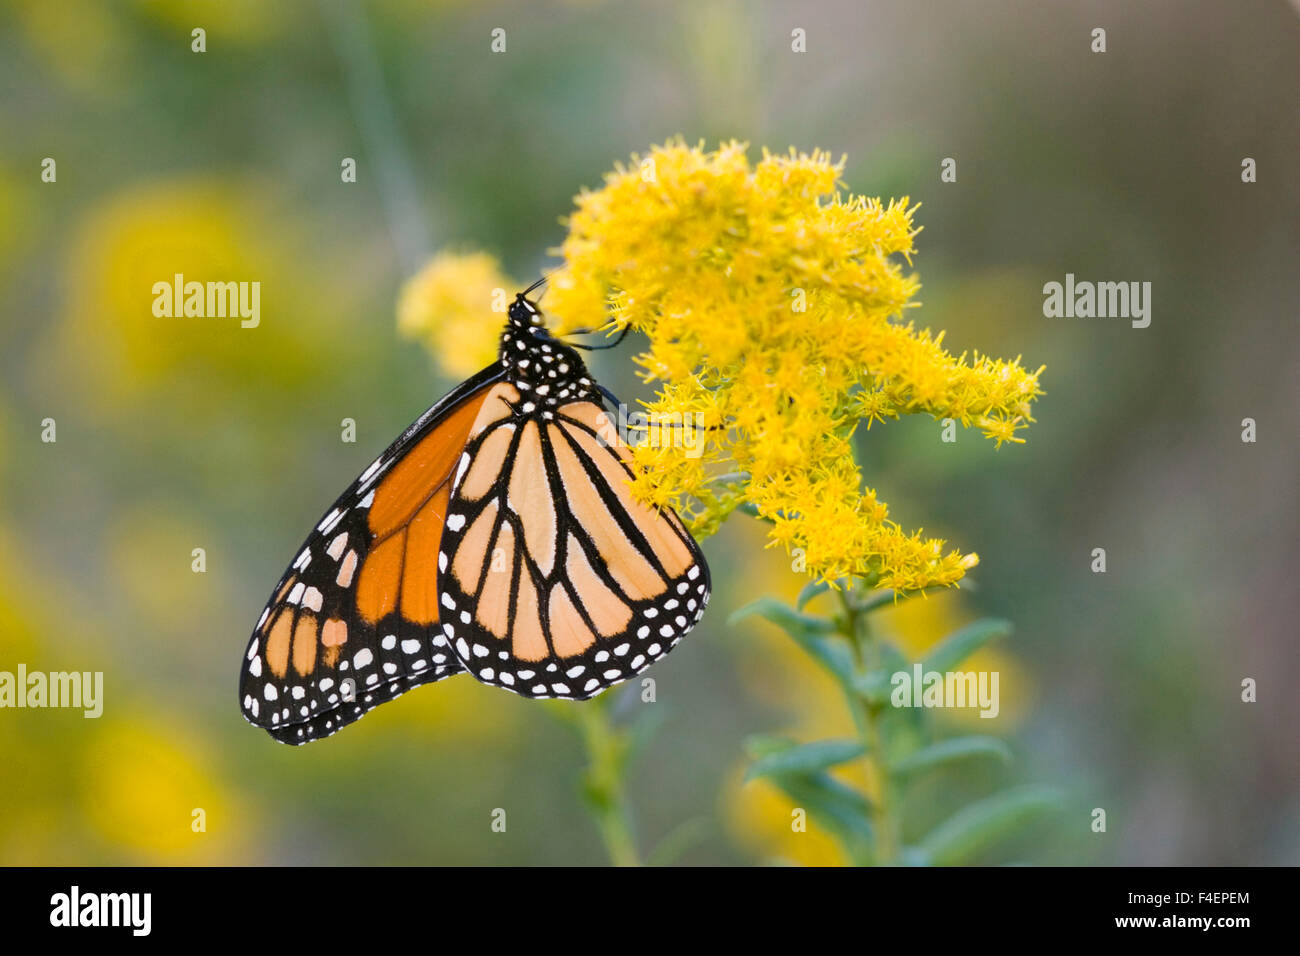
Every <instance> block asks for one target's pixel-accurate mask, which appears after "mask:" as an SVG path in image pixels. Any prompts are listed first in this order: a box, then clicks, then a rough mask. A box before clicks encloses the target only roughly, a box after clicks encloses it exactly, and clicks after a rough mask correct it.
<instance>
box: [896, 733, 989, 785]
mask: <svg viewBox="0 0 1300 956" xmlns="http://www.w3.org/2000/svg"><path fill="white" fill-rule="evenodd" d="M980 757H993V758H996V759H998V760H1001V761H1002V762H1003V763H1009V762H1010V761H1011V748H1010V747H1008V746H1007V745H1006V744H1005V743H1003V742H1002V741H1001V740H999V739H998V738H997V737H978V736H971V737H954V738H952V739H951V740H941V741H939V742H938V743H936V744H931V745H930V746H928V747H922V748H921V749H920V750H917V751H914V752H912V753H910V754H908V755H907V756H906V757H903V758H902V759H901V760H897V761H895V762H894V764H893V766H891V767H890V768H889V769H890V771H891V772H892V773H894V774H895V775H896V776H899V777H907V776H912V775H914V774H918V773H922V772H924V771H926V770H933V769H934V768H936V767H942V766H944V765H945V764H949V763H954V762H956V761H959V760H971V759H975V758H980Z"/></svg>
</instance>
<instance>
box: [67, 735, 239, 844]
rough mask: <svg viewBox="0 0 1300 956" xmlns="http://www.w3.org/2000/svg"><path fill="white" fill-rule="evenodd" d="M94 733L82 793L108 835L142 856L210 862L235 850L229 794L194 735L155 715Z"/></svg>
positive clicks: (101, 831) (93, 820) (94, 821)
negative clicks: (202, 752) (213, 771)
mask: <svg viewBox="0 0 1300 956" xmlns="http://www.w3.org/2000/svg"><path fill="white" fill-rule="evenodd" d="M89 733H90V734H91V735H92V737H91V739H90V741H89V742H88V744H87V749H86V753H85V758H84V759H85V763H84V766H83V790H82V799H83V801H84V805H85V809H84V813H85V815H86V817H87V819H88V820H89V821H90V822H91V824H92V825H93V826H94V828H95V829H96V831H97V832H98V833H99V835H100V836H101V837H102V838H103V839H104V840H106V841H107V842H109V843H110V844H112V845H113V846H115V847H116V848H118V849H120V850H122V851H125V852H126V854H127V855H128V856H131V857H135V858H137V859H139V860H141V861H149V862H159V863H163V862H172V863H175V862H186V861H188V862H196V863H197V862H209V863H210V862H214V861H216V860H219V859H226V858H229V857H230V856H231V851H232V850H233V849H234V848H235V846H236V845H237V843H238V841H237V840H236V839H234V838H233V837H232V833H235V832H238V830H237V827H236V826H235V824H234V822H233V821H232V816H233V814H232V801H231V798H230V796H229V795H228V794H227V793H226V792H225V789H224V787H223V786H222V785H221V784H220V783H219V782H218V780H217V779H216V778H215V776H214V775H213V774H212V772H211V770H210V768H209V767H208V765H207V761H206V760H205V759H204V757H203V756H202V755H201V753H200V752H199V742H198V740H197V739H196V738H194V737H192V736H189V735H186V734H184V733H182V732H181V731H180V730H179V729H178V728H177V727H176V725H175V723H174V722H170V721H168V722H164V721H162V720H159V719H157V715H155V716H154V719H143V718H140V717H131V718H119V719H118V720H116V721H114V722H113V723H110V724H106V725H104V726H102V727H99V726H97V727H95V728H92V729H91V730H90V731H89ZM196 821H201V824H202V826H203V827H204V829H203V830H202V831H198V830H196V827H197V826H198V825H199V823H198V822H196ZM214 831H215V832H214Z"/></svg>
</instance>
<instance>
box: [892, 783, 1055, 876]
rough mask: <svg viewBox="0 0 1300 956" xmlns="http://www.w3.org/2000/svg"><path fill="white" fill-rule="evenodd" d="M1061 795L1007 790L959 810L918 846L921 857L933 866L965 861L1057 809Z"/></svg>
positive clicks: (1031, 788) (1039, 788)
mask: <svg viewBox="0 0 1300 956" xmlns="http://www.w3.org/2000/svg"><path fill="white" fill-rule="evenodd" d="M1062 802H1063V800H1062V796H1061V794H1060V792H1059V791H1058V790H1055V789H1053V788H1051V787H1042V786H1025V787H1017V788H1015V789H1014V790H1004V791H1003V792H1002V793H996V794H994V795H993V796H991V797H986V798H985V799H983V800H980V801H979V802H978V803H972V804H971V805H970V806H968V807H964V808H962V809H961V810H958V811H957V812H956V813H954V814H953V815H952V816H951V817H949V818H948V819H947V820H945V821H944V822H943V823H941V824H939V825H938V826H937V827H935V828H934V829H933V830H931V831H930V832H929V833H928V834H927V835H926V837H925V838H924V839H923V840H921V842H920V843H919V844H918V845H917V847H916V850H917V852H918V854H919V859H920V860H921V861H922V862H925V863H928V864H929V865H931V866H953V865H956V864H960V863H965V862H967V861H968V860H970V859H971V858H972V857H973V856H975V855H976V854H978V853H979V852H980V851H982V850H984V849H986V848H987V847H989V846H991V845H992V844H994V843H996V842H997V841H998V840H1000V839H1002V838H1003V837H1005V836H1007V835H1008V834H1010V833H1013V832H1015V830H1016V829H1018V828H1019V827H1020V826H1022V825H1023V824H1025V823H1027V822H1029V821H1030V820H1032V819H1033V818H1035V817H1037V816H1040V815H1041V814H1044V813H1047V812H1048V811H1051V810H1058V809H1060V807H1061V805H1062Z"/></svg>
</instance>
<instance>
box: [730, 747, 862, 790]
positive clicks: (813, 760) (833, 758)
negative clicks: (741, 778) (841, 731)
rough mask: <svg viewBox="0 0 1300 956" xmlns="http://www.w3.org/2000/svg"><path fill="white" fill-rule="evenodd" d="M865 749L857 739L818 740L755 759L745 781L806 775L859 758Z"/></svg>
mask: <svg viewBox="0 0 1300 956" xmlns="http://www.w3.org/2000/svg"><path fill="white" fill-rule="evenodd" d="M866 752H867V749H866V748H865V747H864V746H863V745H862V743H861V742H860V741H857V740H819V741H816V742H815V743H811V744H800V745H799V746H797V747H788V748H786V749H784V750H779V751H776V752H774V753H768V754H766V755H764V756H762V757H759V758H758V759H757V760H755V761H754V762H753V763H752V764H750V766H749V770H748V771H746V773H745V780H746V781H749V780H753V779H754V778H756V777H771V776H775V775H778V774H787V773H798V774H809V773H816V772H817V771H820V770H825V769H826V768H827V767H834V766H835V765H836V764H841V763H844V762H845V761H848V760H853V759H854V758H855V757H861V756H862V755H863V754H864V753H866Z"/></svg>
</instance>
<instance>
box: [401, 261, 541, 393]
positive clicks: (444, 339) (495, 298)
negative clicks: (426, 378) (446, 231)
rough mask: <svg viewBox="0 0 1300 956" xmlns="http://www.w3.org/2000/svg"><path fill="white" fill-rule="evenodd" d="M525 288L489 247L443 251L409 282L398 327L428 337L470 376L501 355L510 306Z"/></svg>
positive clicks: (454, 370) (447, 364)
mask: <svg viewBox="0 0 1300 956" xmlns="http://www.w3.org/2000/svg"><path fill="white" fill-rule="evenodd" d="M520 288H522V286H520V285H519V284H518V283H516V282H515V281H513V280H512V279H510V278H508V277H507V276H506V275H505V274H504V273H503V272H502V271H501V267H500V265H499V264H498V263H497V260H496V259H495V258H493V257H492V256H490V255H488V254H487V253H485V252H470V253H463V254H462V253H450V252H443V253H439V254H438V255H436V256H434V257H433V259H432V260H430V261H429V263H428V264H427V265H426V266H425V267H424V268H423V269H421V270H420V271H419V272H418V273H416V274H415V276H414V277H412V278H411V279H409V280H408V281H407V283H406V285H405V286H403V288H402V291H401V294H400V296H399V298H398V302H397V327H398V329H399V330H400V331H401V332H402V334H403V335H406V336H407V337H409V338H413V339H419V340H420V341H422V342H423V343H424V344H425V346H426V347H427V348H428V349H429V351H430V352H431V353H432V354H433V355H434V357H435V358H436V359H437V361H438V364H439V365H441V366H442V367H443V369H445V370H446V372H447V374H449V375H453V376H459V377H460V378H469V376H471V375H473V374H474V373H475V372H477V371H478V370H479V369H481V368H483V367H484V366H486V365H490V364H492V362H493V361H495V359H496V357H497V341H498V337H499V336H500V334H501V327H502V325H504V324H505V319H506V308H507V307H508V306H509V300H510V299H511V298H513V297H514V293H515V292H517V291H518V290H519V289H520Z"/></svg>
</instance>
